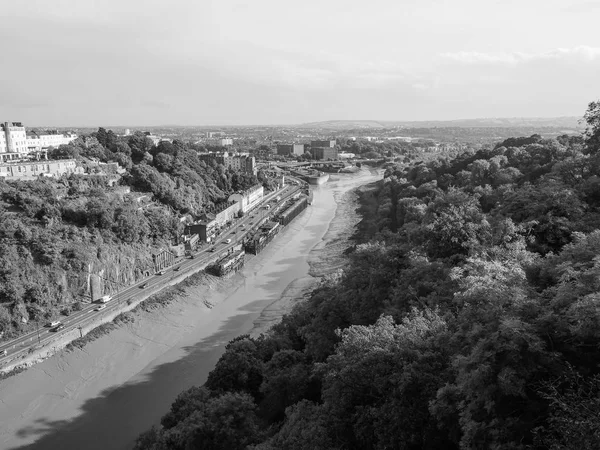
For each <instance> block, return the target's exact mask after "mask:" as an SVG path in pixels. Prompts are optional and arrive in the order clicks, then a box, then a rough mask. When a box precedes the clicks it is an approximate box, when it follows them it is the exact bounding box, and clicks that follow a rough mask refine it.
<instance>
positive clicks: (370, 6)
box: [0, 0, 600, 126]
mask: <svg viewBox="0 0 600 450" xmlns="http://www.w3.org/2000/svg"><path fill="white" fill-rule="evenodd" d="M598 17H600V0H569V1H565V0H498V1H496V0H403V1H398V0H368V1H367V0H361V1H356V0H301V1H290V0H243V1H242V0H143V1H142V0H97V1H91V0H26V1H25V0H18V1H17V0H15V1H12V2H9V1H4V2H2V7H1V8H0V24H1V25H0V43H1V44H2V59H1V63H0V81H1V83H0V120H1V121H10V120H14V121H19V120H20V121H22V122H25V124H26V125H31V126H33V125H56V126H69V125H71V126H76V125H79V126H82V125H89V126H110V125H113V126H116V125H131V126H134V125H160V124H180V125H217V124H223V125H229V124H231V125H237V124H286V123H303V122H312V121H321V120H343V119H351V120H359V119H372V120H434V119H444V120H446V119H460V118H476V117H531V116H542V117H551V116H570V115H577V116H580V115H582V114H583V113H584V111H585V109H586V107H587V103H589V102H591V101H593V100H597V99H599V98H600V88H599V86H600V82H599V81H600V33H599V32H598Z"/></svg>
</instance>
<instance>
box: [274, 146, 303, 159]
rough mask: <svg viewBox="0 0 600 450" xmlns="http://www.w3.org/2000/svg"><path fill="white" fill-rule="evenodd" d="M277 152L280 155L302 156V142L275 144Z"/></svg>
mask: <svg viewBox="0 0 600 450" xmlns="http://www.w3.org/2000/svg"><path fill="white" fill-rule="evenodd" d="M277 154H278V155H281V156H302V155H303V154H304V144H277Z"/></svg>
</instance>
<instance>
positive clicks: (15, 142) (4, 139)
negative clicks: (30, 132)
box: [0, 122, 27, 159]
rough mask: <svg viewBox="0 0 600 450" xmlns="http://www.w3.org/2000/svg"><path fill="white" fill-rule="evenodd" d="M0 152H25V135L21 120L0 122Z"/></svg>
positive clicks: (20, 153)
mask: <svg viewBox="0 0 600 450" xmlns="http://www.w3.org/2000/svg"><path fill="white" fill-rule="evenodd" d="M0 153H11V154H18V155H24V154H27V135H26V134H25V127H24V126H23V124H22V123H21V122H4V123H2V124H0ZM8 159H16V158H8Z"/></svg>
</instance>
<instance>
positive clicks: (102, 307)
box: [94, 305, 106, 311]
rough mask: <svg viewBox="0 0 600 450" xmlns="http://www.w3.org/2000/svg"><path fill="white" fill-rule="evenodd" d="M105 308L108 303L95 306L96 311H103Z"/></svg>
mask: <svg viewBox="0 0 600 450" xmlns="http://www.w3.org/2000/svg"><path fill="white" fill-rule="evenodd" d="M104 308H106V305H100V306H98V307H97V308H94V311H102V310H103V309H104Z"/></svg>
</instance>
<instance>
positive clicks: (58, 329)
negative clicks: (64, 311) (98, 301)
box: [51, 307, 106, 332]
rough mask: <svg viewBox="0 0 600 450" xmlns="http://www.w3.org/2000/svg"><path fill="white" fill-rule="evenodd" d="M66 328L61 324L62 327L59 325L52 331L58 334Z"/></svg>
mask: <svg viewBox="0 0 600 450" xmlns="http://www.w3.org/2000/svg"><path fill="white" fill-rule="evenodd" d="M105 308H106V307H105ZM64 328H65V326H64V325H63V324H62V323H61V324H60V325H58V326H55V327H54V328H52V330H51V331H54V332H56V331H60V330H64Z"/></svg>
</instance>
